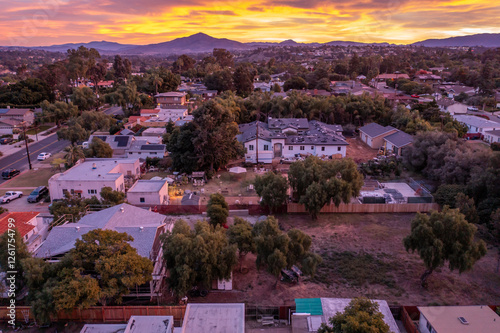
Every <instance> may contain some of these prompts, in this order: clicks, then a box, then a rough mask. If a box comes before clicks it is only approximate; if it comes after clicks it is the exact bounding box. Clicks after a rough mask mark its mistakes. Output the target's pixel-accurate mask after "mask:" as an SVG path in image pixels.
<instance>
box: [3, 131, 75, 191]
mask: <svg viewBox="0 0 500 333" xmlns="http://www.w3.org/2000/svg"><path fill="white" fill-rule="evenodd" d="M69 144H70V143H69V141H66V140H61V141H58V140H57V135H51V136H50V137H48V138H46V139H43V140H40V141H38V142H33V143H31V144H30V145H29V147H28V148H29V151H30V158H31V164H32V165H33V164H34V163H36V162H37V160H36V158H37V156H38V154H40V153H41V152H48V153H51V154H55V153H58V152H60V151H61V150H63V149H64V147H66V146H68V145H69ZM6 168H14V169H18V170H21V171H23V170H27V169H29V166H28V157H27V156H26V149H23V150H20V151H18V152H16V153H14V154H12V155H9V156H5V157H2V158H0V171H2V170H4V169H6ZM3 182H4V180H3V179H0V184H1V183H3Z"/></svg>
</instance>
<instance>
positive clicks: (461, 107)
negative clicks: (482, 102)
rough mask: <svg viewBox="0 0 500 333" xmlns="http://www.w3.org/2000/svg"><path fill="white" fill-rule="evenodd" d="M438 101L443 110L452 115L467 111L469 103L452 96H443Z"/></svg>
mask: <svg viewBox="0 0 500 333" xmlns="http://www.w3.org/2000/svg"><path fill="white" fill-rule="evenodd" d="M436 103H437V105H438V106H439V109H440V110H441V111H443V112H447V113H449V114H451V115H454V114H466V113H467V105H465V104H463V103H459V102H456V101H454V100H453V99H451V98H441V99H438V100H437V102H436Z"/></svg>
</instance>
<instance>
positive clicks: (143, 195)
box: [127, 179, 169, 205]
mask: <svg viewBox="0 0 500 333" xmlns="http://www.w3.org/2000/svg"><path fill="white" fill-rule="evenodd" d="M168 199H169V197H168V183H167V181H166V180H143V179H139V180H138V181H137V182H135V184H134V185H133V186H132V187H131V188H130V190H128V191H127V201H128V203H129V204H131V205H167V204H168Z"/></svg>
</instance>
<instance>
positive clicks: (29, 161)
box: [23, 124, 32, 170]
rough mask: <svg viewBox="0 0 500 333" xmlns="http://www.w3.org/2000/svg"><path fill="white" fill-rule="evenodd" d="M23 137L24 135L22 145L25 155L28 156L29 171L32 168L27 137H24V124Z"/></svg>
mask: <svg viewBox="0 0 500 333" xmlns="http://www.w3.org/2000/svg"><path fill="white" fill-rule="evenodd" d="M23 135H24V144H25V145H26V155H27V156H28V164H29V166H30V170H31V169H32V167H31V159H30V150H29V148H28V137H27V136H26V124H23Z"/></svg>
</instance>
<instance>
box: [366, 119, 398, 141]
mask: <svg viewBox="0 0 500 333" xmlns="http://www.w3.org/2000/svg"><path fill="white" fill-rule="evenodd" d="M393 130H395V128H394V127H392V126H386V127H384V126H382V125H379V124H377V123H370V124H368V125H365V126H363V127H361V128H360V129H359V131H360V132H363V133H365V134H366V135H368V136H369V137H372V138H376V137H377V136H380V135H382V134H385V133H387V132H390V131H393Z"/></svg>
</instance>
